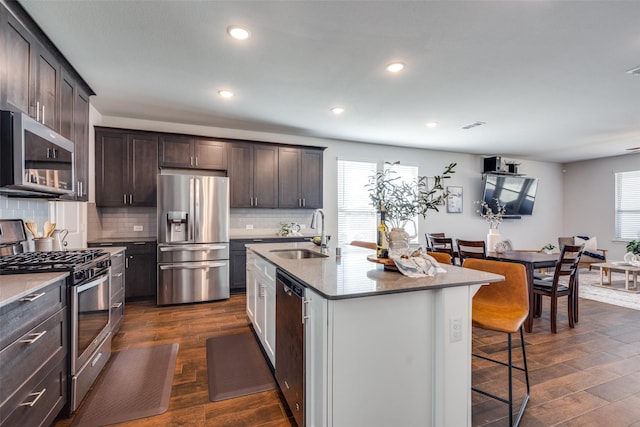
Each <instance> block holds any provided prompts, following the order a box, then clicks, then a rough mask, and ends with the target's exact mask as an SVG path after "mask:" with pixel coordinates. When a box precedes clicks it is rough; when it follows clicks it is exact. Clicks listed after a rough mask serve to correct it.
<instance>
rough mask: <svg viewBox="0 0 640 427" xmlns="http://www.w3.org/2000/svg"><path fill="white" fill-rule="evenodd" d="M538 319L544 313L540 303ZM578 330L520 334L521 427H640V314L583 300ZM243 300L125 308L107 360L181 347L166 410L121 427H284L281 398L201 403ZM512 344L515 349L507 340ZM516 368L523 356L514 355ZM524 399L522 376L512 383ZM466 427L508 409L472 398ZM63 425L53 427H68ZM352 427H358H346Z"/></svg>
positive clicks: (478, 344) (479, 335)
mask: <svg viewBox="0 0 640 427" xmlns="http://www.w3.org/2000/svg"><path fill="white" fill-rule="evenodd" d="M545 302H546V303H547V306H546V309H548V301H545ZM580 315H581V316H580V322H579V323H578V325H577V327H576V328H575V329H570V328H569V327H568V325H567V318H566V306H564V305H561V308H560V314H559V319H558V320H559V325H558V334H552V333H550V331H549V316H548V311H546V310H545V311H543V317H542V318H541V319H536V321H535V323H534V331H533V332H532V333H530V334H525V341H526V343H527V360H528V362H529V369H530V380H531V385H532V389H531V400H530V402H529V405H528V407H527V410H526V412H525V416H524V418H523V420H522V422H521V424H520V425H521V426H536V427H537V426H581V427H584V426H610V427H622V426H636V427H639V426H640V311H637V310H631V309H625V308H621V307H616V306H612V305H608V304H603V303H598V302H593V301H589V300H584V299H583V300H581V308H580ZM248 329H249V326H248V323H247V317H246V315H245V297H244V296H243V295H236V296H232V297H231V298H230V299H229V300H227V301H221V302H215V303H206V304H194V305H182V306H174V307H156V306H155V304H153V303H151V302H137V303H130V304H128V305H127V307H126V315H125V321H124V323H123V325H122V327H121V329H120V331H119V333H118V334H117V336H116V337H115V339H114V341H113V346H114V351H117V350H122V349H126V348H132V347H143V346H151V345H157V344H162V343H174V342H177V343H179V344H180V350H179V353H178V359H177V364H176V371H175V376H174V381H173V390H172V393H171V402H170V405H169V410H168V411H167V412H166V413H165V414H162V415H159V416H156V417H151V418H146V419H142V420H137V421H132V422H128V423H123V424H118V425H119V426H131V427H132V426H135V427H151V426H154V427H157V426H238V427H240V426H242V427H248V426H268V427H276V426H292V425H294V424H293V421H292V420H290V419H289V418H288V416H287V411H286V410H285V408H284V404H283V400H282V399H281V395H280V394H279V392H277V391H268V392H264V393H259V394H255V395H251V396H246V397H241V398H237V399H232V400H227V401H223V402H209V398H208V389H207V375H206V359H205V341H206V339H207V338H209V337H212V336H216V335H223V334H229V333H237V332H240V331H245V330H248ZM473 337H474V351H477V352H484V353H486V354H491V355H492V357H497V358H501V359H503V360H506V335H504V334H495V333H488V332H486V331H479V330H475V331H474V336H473ZM515 341H516V343H518V342H519V340H515ZM516 355H517V358H516V359H517V361H518V362H519V361H520V360H521V353H520V352H519V351H516ZM505 369H506V368H496V367H493V366H489V364H488V362H485V361H481V360H478V359H475V360H474V361H473V382H474V385H477V386H480V387H484V388H486V389H489V390H494V391H498V392H501V391H502V390H504V389H505V388H506V382H505V379H506V371H505ZM515 389H516V394H518V393H521V392H522V391H523V390H524V376H523V375H519V377H518V379H517V380H516V381H515ZM473 403H474V405H473V425H474V426H485V425H488V426H503V425H507V422H506V418H505V417H506V407H505V405H503V404H498V403H496V402H494V401H492V400H489V399H487V398H485V397H483V396H480V395H478V394H477V393H473ZM71 421H72V420H70V419H64V420H59V421H58V422H56V423H55V424H54V425H55V427H67V426H69V425H70V424H71ZM348 427H360V426H348ZM399 427H402V426H399Z"/></svg>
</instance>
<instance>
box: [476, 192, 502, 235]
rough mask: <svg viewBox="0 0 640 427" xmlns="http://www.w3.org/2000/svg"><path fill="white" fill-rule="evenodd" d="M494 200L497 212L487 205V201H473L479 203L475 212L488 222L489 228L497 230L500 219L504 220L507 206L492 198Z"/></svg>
mask: <svg viewBox="0 0 640 427" xmlns="http://www.w3.org/2000/svg"><path fill="white" fill-rule="evenodd" d="M494 200H495V201H496V207H497V208H498V211H497V212H494V211H493V209H491V207H490V206H489V204H488V203H487V202H485V201H484V200H483V201H476V202H474V203H478V204H479V205H480V209H478V210H477V211H476V212H478V213H479V214H480V216H481V217H482V218H484V220H485V221H487V222H488V223H489V227H490V228H491V229H494V230H497V229H498V227H499V226H500V224H501V223H502V221H503V220H504V218H503V217H504V214H505V213H506V212H507V208H506V207H505V206H504V205H501V204H500V201H499V200H498V199H494Z"/></svg>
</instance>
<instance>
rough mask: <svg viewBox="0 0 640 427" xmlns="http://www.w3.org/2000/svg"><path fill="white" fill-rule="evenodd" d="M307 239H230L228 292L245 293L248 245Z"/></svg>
mask: <svg viewBox="0 0 640 427" xmlns="http://www.w3.org/2000/svg"><path fill="white" fill-rule="evenodd" d="M305 241H309V237H267V238H261V239H231V243H230V249H231V250H230V264H231V268H230V270H229V271H230V274H229V290H230V292H231V293H232V294H234V293H235V294H238V293H244V292H246V291H247V249H246V248H245V246H244V245H246V244H250V243H284V242H290V243H294V242H305Z"/></svg>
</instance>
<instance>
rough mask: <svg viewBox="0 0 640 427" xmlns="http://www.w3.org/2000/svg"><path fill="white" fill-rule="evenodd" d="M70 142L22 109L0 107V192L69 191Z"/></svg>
mask: <svg viewBox="0 0 640 427" xmlns="http://www.w3.org/2000/svg"><path fill="white" fill-rule="evenodd" d="M73 151H74V144H73V142H71V141H69V140H68V139H66V138H65V137H63V136H61V135H58V134H57V133H55V132H54V131H52V130H51V129H49V128H48V127H46V126H45V125H43V124H42V123H39V122H37V121H36V120H34V119H32V118H31V117H29V116H28V115H26V114H24V113H17V112H13V111H0V192H2V193H5V194H9V195H16V196H24V197H29V196H31V197H58V196H62V195H65V194H72V193H73V191H74V190H73V183H74V182H75V179H74V178H75V174H74V170H73V155H74V154H73Z"/></svg>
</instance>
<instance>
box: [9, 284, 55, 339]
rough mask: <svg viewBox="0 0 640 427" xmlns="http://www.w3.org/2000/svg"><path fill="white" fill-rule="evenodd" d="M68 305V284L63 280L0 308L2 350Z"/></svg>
mask: <svg viewBox="0 0 640 427" xmlns="http://www.w3.org/2000/svg"><path fill="white" fill-rule="evenodd" d="M66 305H67V282H66V280H61V281H59V282H56V283H53V284H51V285H49V286H47V287H45V288H43V289H41V290H39V291H36V292H33V293H32V294H29V295H27V296H25V297H24V298H22V299H21V300H18V301H15V302H13V303H11V304H8V305H6V306H4V307H2V308H0V319H2V322H0V349H3V348H5V347H6V346H7V345H9V344H10V343H12V342H13V341H15V340H17V339H18V338H19V337H21V336H22V335H24V334H25V333H27V332H28V331H29V330H31V329H33V328H34V327H35V326H36V325H38V324H40V323H42V321H43V320H45V319H47V318H48V317H49V316H51V315H52V314H54V313H55V312H57V311H58V310H60V309H62V308H63V307H65V306H66Z"/></svg>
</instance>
